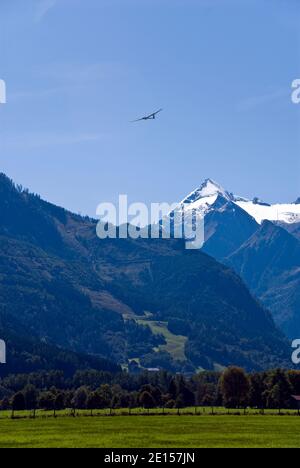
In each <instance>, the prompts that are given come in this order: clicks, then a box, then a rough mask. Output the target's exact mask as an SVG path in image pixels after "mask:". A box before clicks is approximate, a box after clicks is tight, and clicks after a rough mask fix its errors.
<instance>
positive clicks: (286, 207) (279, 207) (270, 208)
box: [236, 201, 300, 224]
mask: <svg viewBox="0 0 300 468" xmlns="http://www.w3.org/2000/svg"><path fill="white" fill-rule="evenodd" d="M236 204H237V205H238V206H239V207H240V208H242V209H243V210H245V211H247V213H249V214H250V215H251V216H253V218H255V219H256V221H257V222H258V223H259V224H261V223H262V222H263V221H264V220H268V221H282V222H284V223H287V224H292V223H298V222H300V205H299V204H294V203H290V204H284V203H283V204H279V203H278V204H275V205H267V204H261V203H255V202H253V201H239V202H236Z"/></svg>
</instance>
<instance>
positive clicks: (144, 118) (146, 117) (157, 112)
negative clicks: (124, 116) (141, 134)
mask: <svg viewBox="0 0 300 468" xmlns="http://www.w3.org/2000/svg"><path fill="white" fill-rule="evenodd" d="M161 111H162V109H159V110H158V111H156V112H153V114H149V115H146V116H145V117H142V118H141V119H137V120H133V121H132V122H141V120H154V119H156V116H157V114H159V113H160V112H161Z"/></svg>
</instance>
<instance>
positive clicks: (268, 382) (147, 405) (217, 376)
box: [0, 367, 300, 415]
mask: <svg viewBox="0 0 300 468" xmlns="http://www.w3.org/2000/svg"><path fill="white" fill-rule="evenodd" d="M292 395H300V371H295V370H288V371H286V370H282V369H275V370H270V371H267V372H256V373H249V374H247V373H246V372H245V371H244V370H243V369H241V368H238V367H229V368H228V369H226V370H225V371H224V372H223V373H218V372H208V371H207V372H201V373H199V374H196V375H193V376H191V377H185V376H183V375H179V374H176V375H174V374H171V373H168V372H166V371H160V372H155V373H150V372H145V373H142V374H139V375H131V374H127V373H125V372H124V373H119V374H117V375H116V374H112V373H109V372H99V371H94V370H86V371H78V372H76V373H75V374H74V375H73V377H72V378H65V376H64V374H63V372H60V371H52V372H49V373H47V372H41V373H34V374H29V375H11V376H8V377H6V378H4V379H1V380H0V409H1V410H9V409H10V410H12V415H14V413H15V412H16V411H21V410H32V411H35V410H37V409H42V410H51V411H53V413H54V415H55V414H56V411H59V410H63V409H70V410H71V414H72V411H73V413H74V414H75V411H76V410H82V409H85V410H90V411H91V414H93V410H97V409H110V410H111V411H112V410H114V409H119V408H126V409H129V411H130V410H131V409H133V408H138V407H142V408H144V409H146V410H150V409H152V408H161V409H162V410H164V409H165V408H177V409H178V411H179V410H180V408H186V407H193V406H206V407H207V406H209V407H211V408H213V407H215V406H224V407H226V408H233V409H237V408H238V409H241V408H242V409H243V408H244V409H246V408H248V407H250V408H256V409H259V410H261V411H262V412H263V411H264V410H265V409H278V410H279V411H280V410H281V409H291V408H294V407H295V401H294V400H293V398H292Z"/></svg>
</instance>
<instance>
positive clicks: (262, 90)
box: [0, 0, 300, 215]
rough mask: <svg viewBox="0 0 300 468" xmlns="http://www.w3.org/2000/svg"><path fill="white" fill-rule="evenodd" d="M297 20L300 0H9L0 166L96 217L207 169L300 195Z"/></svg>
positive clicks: (3, 28)
mask: <svg viewBox="0 0 300 468" xmlns="http://www.w3.org/2000/svg"><path fill="white" fill-rule="evenodd" d="M299 19H300V6H299V2H298V0H257V1H256V0H243V1H240V0H56V1H55V0H1V3H0V40H1V54H0V78H3V79H5V80H6V82H7V90H8V95H7V99H8V102H7V104H6V105H5V106H1V107H0V163H1V170H2V171H4V172H5V173H7V174H8V175H9V176H10V177H12V178H13V179H14V180H15V181H16V182H18V183H22V184H23V185H24V186H26V187H29V188H30V190H32V191H34V192H37V193H40V194H41V195H42V196H43V197H44V198H46V199H48V200H50V201H52V202H54V203H57V204H59V205H63V206H65V207H67V208H70V209H72V210H73V211H75V212H81V213H83V214H86V213H87V214H90V215H94V214H95V210H96V206H97V205H98V203H100V202H103V201H116V200H117V197H118V195H119V193H125V194H128V196H129V200H130V201H145V202H146V203H149V202H158V201H169V202H175V201H178V200H180V199H182V198H183V197H184V196H185V195H186V194H187V193H189V192H191V191H192V190H193V189H194V188H196V187H197V186H199V185H200V184H201V182H202V181H203V179H204V178H207V177H210V178H213V179H216V180H217V181H218V182H219V183H220V184H222V185H223V186H225V188H227V189H229V190H231V191H233V192H235V193H236V194H240V195H244V196H248V197H254V196H259V197H260V198H263V199H265V200H267V201H270V202H274V201H293V200H294V199H296V198H297V197H298V196H300V184H299V181H300V180H299V179H300V175H299V174H300V171H299V170H300V164H299V154H300V138H299V129H300V119H299V117H300V105H299V106H296V105H294V104H292V103H291V99H290V94H291V82H292V81H293V80H294V79H295V78H300V60H299V58H300V39H299ZM160 107H163V108H164V112H163V113H162V114H160V117H159V119H158V120H157V121H154V122H153V121H150V122H141V123H137V124H131V123H130V121H131V120H132V119H135V118H137V117H139V116H142V115H143V114H144V113H149V112H152V111H154V110H156V109H157V108H160Z"/></svg>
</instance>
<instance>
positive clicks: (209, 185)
mask: <svg viewBox="0 0 300 468" xmlns="http://www.w3.org/2000/svg"><path fill="white" fill-rule="evenodd" d="M219 195H221V196H222V197H224V198H226V199H228V200H230V199H231V195H230V194H229V193H228V192H227V191H226V190H225V189H224V188H223V187H222V186H221V185H219V184H218V183H217V182H215V181H214V180H212V179H206V180H205V181H204V182H203V184H202V185H201V186H200V187H199V188H197V189H196V190H194V191H193V192H191V193H190V194H189V195H188V196H187V197H186V198H185V199H184V200H183V201H182V203H194V202H197V201H198V200H200V199H208V198H212V199H214V201H215V200H216V198H217V197H218V196H219ZM212 203H213V202H212Z"/></svg>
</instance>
